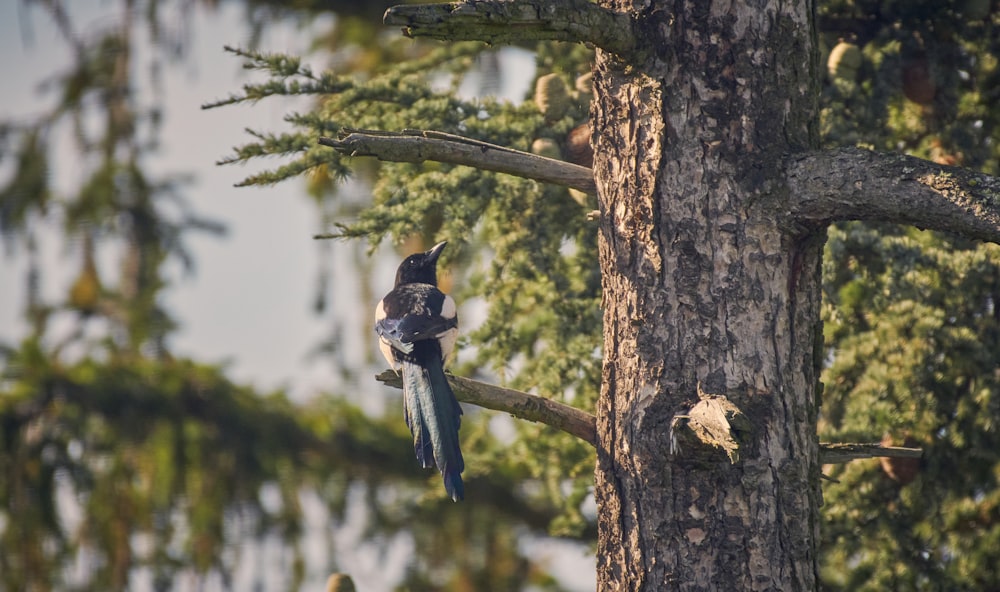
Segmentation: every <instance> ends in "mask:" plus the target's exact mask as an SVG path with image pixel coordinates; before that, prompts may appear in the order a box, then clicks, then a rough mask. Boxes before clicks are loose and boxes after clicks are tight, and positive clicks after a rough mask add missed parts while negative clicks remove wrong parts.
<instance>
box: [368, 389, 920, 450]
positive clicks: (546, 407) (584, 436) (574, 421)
mask: <svg viewBox="0 0 1000 592" xmlns="http://www.w3.org/2000/svg"><path fill="white" fill-rule="evenodd" d="M447 376H448V384H450V385H451V388H452V390H454V391H455V397H456V398H457V399H458V400H459V401H461V402H463V403H469V404H471V405H478V406H479V407H485V408H487V409H494V410H496V411H503V412H505V413H509V414H511V415H513V416H514V417H517V418H519V419H526V420H528V421H537V422H539V423H544V424H545V425H547V426H551V427H553V428H556V429H557V430H562V431H564V432H566V433H567V434H570V435H572V436H576V437H577V438H580V439H581V440H583V441H584V442H586V443H588V444H590V445H591V446H597V418H596V417H594V416H593V415H591V414H590V413H587V412H586V411H581V410H580V409H577V408H575V407H570V406H569V405H564V404H563V403H559V402H556V401H553V400H551V399H546V398H545V397H538V396H535V395H529V394H528V393H523V392H521V391H516V390H514V389H509V388H503V387H500V386H496V385H493V384H489V383H486V382H480V381H478V380H472V379H471V378H462V377H461V376H455V375H453V374H448V375H447ZM375 379H376V380H378V381H379V382H382V383H384V384H386V385H388V386H391V387H395V388H398V389H401V388H403V381H402V379H401V378H400V377H399V375H398V374H396V373H395V372H394V371H392V370H386V371H385V372H382V373H381V374H379V375H377V376H376V377H375ZM737 411H738V410H737ZM723 413H724V414H725V415H727V416H728V417H729V421H728V422H727V425H729V424H731V423H732V422H733V421H734V420H733V417H737V416H738V417H739V418H740V419H739V421H737V422H736V424H735V425H736V426H737V428H738V429H744V430H745V429H748V428H749V426H748V425H746V419H745V417H743V416H742V414H740V413H736V415H733V414H731V413H729V410H727V409H723ZM684 417H685V418H686V419H690V416H684ZM700 437H701V436H700V435H699V438H700ZM726 453H727V454H729V455H730V458H731V459H732V453H733V451H731V450H729V449H728V448H727V449H726ZM922 455H923V451H922V450H921V449H919V448H904V447H900V446H882V445H881V444H877V443H876V444H854V443H852V444H820V445H819V459H820V463H821V464H839V463H845V462H848V461H851V460H855V459H862V458H877V457H890V458H920V457H921V456H922ZM733 461H734V462H735V459H733Z"/></svg>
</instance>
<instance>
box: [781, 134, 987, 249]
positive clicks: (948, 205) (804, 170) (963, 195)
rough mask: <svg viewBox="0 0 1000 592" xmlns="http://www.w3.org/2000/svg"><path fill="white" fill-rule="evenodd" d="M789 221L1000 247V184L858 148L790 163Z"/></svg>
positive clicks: (968, 173) (816, 154) (971, 173)
mask: <svg viewBox="0 0 1000 592" xmlns="http://www.w3.org/2000/svg"><path fill="white" fill-rule="evenodd" d="M786 167H787V168H786V171H787V179H788V187H789V190H790V191H789V196H788V204H787V205H788V207H787V209H786V211H787V214H788V215H789V216H790V217H791V218H792V220H793V221H794V222H796V223H806V224H816V223H820V224H827V223H830V222H836V221H840V220H874V221H883V222H896V223H902V224H911V225H913V226H916V227H917V228H921V229H931V230H944V231H948V232H954V233H956V234H959V235H962V236H965V237H967V238H974V239H981V240H985V241H990V242H995V243H1000V178H998V177H993V176H990V175H985V174H983V173H977V172H974V171H970V170H968V169H963V168H959V167H953V166H945V165H940V164H935V163H933V162H930V161H927V160H923V159H920V158H914V157H912V156H905V155H901V154H887V153H880V152H871V151H867V150H860V149H854V148H849V149H841V150H832V151H827V152H814V153H809V154H805V155H797V156H794V157H792V158H790V159H789V160H788V161H787V162H786Z"/></svg>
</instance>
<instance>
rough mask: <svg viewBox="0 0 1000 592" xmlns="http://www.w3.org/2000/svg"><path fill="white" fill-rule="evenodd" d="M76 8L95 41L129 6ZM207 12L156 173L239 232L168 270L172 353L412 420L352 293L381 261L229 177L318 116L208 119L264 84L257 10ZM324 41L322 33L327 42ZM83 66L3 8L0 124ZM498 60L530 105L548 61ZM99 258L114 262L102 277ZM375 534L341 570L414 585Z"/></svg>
mask: <svg viewBox="0 0 1000 592" xmlns="http://www.w3.org/2000/svg"><path fill="white" fill-rule="evenodd" d="M67 5H68V6H69V7H70V10H71V17H72V20H73V25H74V27H75V28H76V29H77V30H78V31H80V32H82V33H84V34H86V32H88V31H95V30H97V29H99V28H100V27H103V26H107V25H108V24H109V20H110V19H114V18H118V17H117V15H111V14H109V10H110V9H111V8H113V7H114V6H116V4H113V3H109V2H107V1H104V0H73V1H72V2H68V3H67ZM195 7H196V8H195V10H194V16H193V18H192V20H191V23H190V25H191V26H192V30H191V33H190V35H189V37H188V39H189V41H190V43H191V45H190V47H189V49H188V56H189V58H187V59H184V60H182V61H180V62H177V63H172V64H170V65H168V67H166V68H165V69H164V70H163V72H162V77H163V84H162V87H161V90H160V92H161V93H162V103H163V104H164V105H165V107H166V108H165V113H164V115H165V120H164V122H163V126H162V129H161V132H160V136H161V147H160V149H159V150H158V152H156V153H155V155H153V157H152V159H151V161H150V162H149V169H150V170H151V171H152V172H153V173H154V174H155V175H170V174H177V173H181V174H190V175H192V176H193V183H192V184H191V185H190V186H189V187H187V188H186V190H185V191H184V195H185V196H186V197H187V199H188V200H189V201H190V203H191V204H192V205H193V206H194V209H195V210H196V212H198V213H199V214H201V215H202V216H205V217H208V218H213V219H217V220H220V221H223V222H224V223H225V225H226V226H227V228H228V232H227V234H226V236H224V237H222V238H218V237H212V236H207V235H192V236H191V237H190V238H189V239H188V240H189V242H188V246H189V247H190V249H191V251H192V252H193V253H194V258H195V261H196V264H197V267H196V269H195V272H194V273H193V274H185V273H184V272H183V271H182V270H181V269H180V266H179V265H173V266H172V267H169V268H168V269H169V275H170V279H171V286H170V287H169V288H168V289H167V290H166V293H165V304H166V307H167V309H168V310H169V311H170V312H171V313H172V314H173V315H174V317H175V318H176V319H177V320H178V321H179V322H180V326H181V327H180V329H179V331H177V332H176V333H175V335H174V337H173V339H172V340H171V342H170V345H171V351H172V352H173V353H174V355H176V356H188V357H191V358H193V359H196V360H198V361H200V362H206V363H224V364H226V365H227V368H228V372H227V374H228V375H229V376H230V377H231V378H233V379H234V380H236V381H237V382H242V383H249V384H252V385H254V386H255V387H256V388H258V389H260V390H268V389H277V388H285V389H287V390H288V392H289V393H290V394H291V395H292V396H293V398H297V399H300V400H301V399H305V398H308V397H312V396H316V395H317V394H318V393H321V392H333V393H340V394H347V395H348V396H353V398H354V400H355V401H356V402H358V403H360V404H362V406H363V407H365V408H366V409H367V410H368V411H369V412H375V413H377V412H380V411H382V410H383V409H384V406H385V405H398V393H396V392H394V391H393V389H386V388H383V387H380V386H377V385H374V384H373V381H372V380H371V378H370V374H369V371H371V374H373V373H375V372H376V371H378V370H381V369H382V365H381V364H380V363H379V362H378V358H377V356H378V352H377V349H376V348H375V347H374V345H373V343H374V342H373V341H371V340H370V337H371V335H373V333H372V318H371V314H370V312H369V309H373V308H374V304H375V303H374V302H365V301H364V298H363V291H361V290H360V289H358V286H357V282H355V281H352V279H353V277H354V276H355V275H356V270H357V265H358V262H359V261H360V262H362V263H364V262H366V258H367V254H366V251H367V248H368V245H367V244H364V243H362V242H352V243H349V242H342V241H328V242H326V243H324V244H322V245H321V244H318V243H317V241H315V240H313V238H312V237H313V235H314V234H316V233H317V232H323V231H327V230H329V229H327V228H322V227H319V226H318V222H317V220H318V216H317V211H316V207H315V206H314V204H313V202H312V201H311V199H310V198H308V197H307V196H306V195H305V193H304V184H303V183H302V182H299V181H295V180H292V181H286V182H284V183H281V184H279V185H277V186H274V187H268V188H255V187H254V188H236V187H234V184H235V183H237V182H239V181H240V180H242V179H243V178H244V177H246V176H247V175H249V174H251V173H252V172H254V171H255V170H259V169H260V168H263V166H272V165H274V164H275V162H274V161H271V162H268V163H264V165H263V166H261V165H250V166H246V167H241V166H223V167H220V166H216V165H215V162H216V161H217V160H219V159H220V158H222V157H225V156H227V155H229V154H230V153H231V149H232V147H233V146H234V145H237V144H239V143H241V142H244V141H246V140H247V139H248V137H247V136H246V135H245V133H244V131H243V130H244V128H246V127H254V128H256V129H262V130H281V129H283V128H284V123H283V122H282V116H283V115H284V114H285V113H287V112H289V111H292V110H294V109H296V108H298V109H303V108H304V104H303V103H301V102H299V103H295V102H294V101H288V100H285V99H279V100H271V101H263V102H261V103H258V104H257V105H254V106H252V107H250V106H232V107H225V108H221V109H213V110H208V111H205V110H202V109H201V105H202V104H204V103H206V102H210V101H212V100H214V99H218V98H222V97H225V96H227V95H229V94H230V93H232V92H234V91H236V90H238V88H239V86H240V85H241V84H243V83H244V82H247V81H248V80H251V79H252V78H250V77H251V76H253V74H249V73H247V71H245V70H243V69H242V68H241V62H240V60H239V59H237V58H235V57H233V56H231V55H229V54H227V53H225V52H224V51H223V49H222V46H223V45H226V44H229V45H238V46H246V45H247V43H248V35H249V33H248V31H247V28H246V26H245V25H244V24H243V23H244V18H243V15H242V13H241V11H242V10H243V8H242V7H241V6H240V5H239V4H238V3H235V4H229V3H220V6H219V8H218V9H217V10H215V11H210V10H206V9H204V8H203V7H202V5H201V4H200V3H197V4H195ZM323 25H324V23H323V22H319V23H316V24H314V25H312V26H313V27H320V28H321V27H323ZM311 38H312V35H310V34H309V33H308V32H307V31H302V30H300V29H299V28H298V27H297V26H296V25H295V24H294V23H290V22H279V23H274V24H269V26H268V27H267V30H266V31H265V34H264V37H263V38H262V39H261V40H260V43H259V47H260V48H261V49H263V50H266V51H270V52H287V53H289V54H296V55H304V54H306V52H307V50H308V45H309V43H310V40H311ZM138 47H139V48H140V50H139V51H138V54H137V56H136V58H135V63H136V64H138V66H137V67H143V66H145V65H146V64H148V60H149V59H150V56H149V55H145V54H144V52H143V49H142V44H138ZM148 51H149V50H148V48H146V49H145V52H148ZM70 55H71V53H70V49H69V47H68V46H67V45H66V43H65V41H64V40H63V38H62V36H61V35H60V33H59V32H58V31H57V30H56V29H55V27H54V26H53V24H52V20H51V18H50V17H49V16H48V15H47V14H46V13H44V12H43V11H42V10H41V9H39V8H37V7H35V8H28V7H25V6H24V5H23V4H22V3H21V2H19V1H13V0H8V1H6V2H0V56H3V58H0V71H2V73H3V79H4V84H3V85H0V120H11V119H14V120H16V119H20V118H30V117H31V116H33V115H37V114H39V113H41V112H43V111H44V107H45V106H46V105H49V104H51V101H53V100H54V96H52V94H51V93H49V94H46V93H44V92H41V91H40V84H41V83H42V82H43V81H44V80H45V79H46V78H47V77H49V76H52V75H53V74H54V73H56V72H58V71H59V70H60V68H61V67H63V66H62V65H63V64H65V63H66V60H68V58H69V57H70ZM499 59H500V61H501V65H502V68H503V69H504V71H505V72H515V73H519V74H521V75H519V76H511V77H506V78H505V79H504V80H503V81H502V84H501V87H500V93H499V94H500V95H501V96H502V97H507V98H510V99H520V98H521V97H523V96H524V95H525V93H526V91H527V85H528V81H529V80H530V78H531V74H532V72H533V68H534V64H533V57H532V56H531V54H530V53H528V52H525V51H522V50H501V51H500V52H499ZM322 69H323V64H321V63H316V64H314V70H316V71H319V70H322ZM258 76H259V75H258ZM256 80H260V78H256ZM475 86H476V85H475V81H469V84H467V85H465V86H464V87H465V88H466V89H468V88H472V87H475ZM146 92H148V91H146ZM146 98H148V97H146ZM77 158H78V157H76V156H75V153H74V151H73V149H72V147H71V145H70V139H69V137H68V135H67V136H66V137H64V138H60V142H59V143H58V145H57V154H56V157H55V159H54V164H55V170H54V172H53V178H52V181H53V183H54V184H55V186H56V187H57V188H62V189H64V190H69V189H70V188H72V187H73V184H74V183H75V182H76V181H77V179H79V177H80V175H81V174H82V169H81V168H80V167H79V163H78V161H77ZM255 166H256V168H255ZM9 170H10V163H8V162H0V181H2V180H3V179H5V178H6V174H7V173H8V172H9ZM356 189H357V190H362V191H363V189H364V188H356ZM362 198H363V196H362ZM50 223H51V224H52V229H51V230H49V231H47V232H43V233H42V235H41V237H40V248H41V261H42V267H43V269H44V280H45V283H44V285H43V286H42V291H43V294H44V295H45V297H46V299H50V300H57V299H61V298H63V297H64V296H65V294H66V291H67V288H68V286H69V285H70V283H71V282H72V281H73V278H74V277H75V274H76V272H77V270H78V269H79V259H78V257H79V254H78V253H77V252H76V251H74V250H73V249H70V248H68V246H67V245H65V244H63V242H62V240H63V239H62V238H61V236H60V234H59V232H58V231H57V228H58V223H57V221H50ZM23 255H24V252H23V249H14V250H12V249H10V248H7V246H5V245H0V342H15V343H16V341H17V339H18V338H19V337H20V336H22V335H24V334H25V332H26V330H27V327H26V325H25V323H24V322H23V321H22V320H21V314H22V311H23V310H24V306H25V293H24V290H23V285H24V277H25V274H26V272H27V262H26V258H25V257H24V256H23ZM104 256H105V257H107V258H108V262H109V263H108V265H107V267H108V268H111V267H113V262H114V256H113V253H105V254H104ZM399 256H400V255H399V254H398V253H396V252H395V251H394V250H393V249H392V248H389V247H384V248H380V249H379V250H378V251H377V252H376V253H375V255H374V256H373V257H372V258H371V259H370V260H368V261H367V262H368V264H370V266H371V268H370V269H371V277H372V282H373V286H372V292H373V293H374V294H380V293H384V292H387V291H388V290H389V289H390V288H391V285H392V280H393V275H394V271H395V265H396V263H397V262H398V260H399ZM100 257H101V254H100V253H99V263H100ZM321 269H324V270H325V271H326V272H327V273H328V274H329V277H330V278H331V279H330V286H329V294H328V302H329V303H330V306H329V308H328V310H327V312H326V313H324V314H323V315H322V316H318V315H317V314H316V313H315V312H314V310H313V303H314V300H315V296H316V285H317V280H318V272H319V271H320V270H321ZM463 314H464V313H463ZM334 328H337V329H338V336H339V340H340V342H339V343H338V345H339V348H338V351H337V354H336V355H337V356H338V357H339V358H340V361H341V363H342V364H344V365H346V366H348V367H353V368H361V369H363V370H362V371H359V372H357V373H355V374H354V375H353V376H343V375H341V373H339V372H338V371H336V370H335V367H334V365H333V364H331V363H330V362H329V360H328V359H324V357H323V356H316V355H310V354H311V353H312V352H313V351H314V348H316V347H317V345H318V344H319V343H320V342H321V341H323V340H324V339H327V338H329V337H330V335H331V333H332V332H333V330H334ZM366 336H367V337H366ZM304 504H305V509H306V511H307V513H311V514H312V515H313V517H314V520H310V523H311V524H312V525H313V527H311V528H312V529H313V531H315V532H311V533H310V534H307V537H310V536H311V537H320V538H322V537H325V536H328V533H325V532H323V530H324V529H323V527H322V526H321V525H324V524H326V523H327V520H326V519H325V518H324V509H323V508H322V506H321V504H319V503H318V502H315V503H309V500H304ZM316 525H320V526H316ZM361 528H362V524H361V523H358V524H352V523H348V524H346V525H344V527H343V528H342V529H341V530H340V531H338V532H337V533H335V535H334V536H333V539H334V543H335V545H336V546H337V547H338V549H337V552H338V553H340V554H341V555H342V556H341V557H339V560H340V561H341V563H342V564H343V565H350V566H352V570H353V571H352V575H353V576H354V577H355V579H356V580H357V582H358V584H359V585H362V584H363V587H361V588H359V589H364V590H367V591H369V592H371V591H373V590H375V591H377V590H383V589H389V588H391V586H392V584H393V583H394V582H396V581H398V578H399V577H401V575H402V572H401V571H400V570H401V569H402V568H403V563H404V562H403V558H405V557H406V556H407V555H408V554H409V553H411V552H412V548H411V547H408V545H412V542H411V541H409V539H407V538H406V537H402V538H400V539H399V540H397V541H393V542H392V543H391V544H390V545H389V546H388V547H387V549H386V553H387V555H384V556H383V555H380V554H379V553H378V551H377V550H375V549H374V548H359V547H358V545H357V537H358V536H359V535H360V530H361ZM523 545H524V547H525V550H526V551H527V552H530V553H531V554H532V555H533V556H535V557H537V558H539V560H541V561H546V560H547V561H548V562H549V564H550V568H551V570H552V572H553V573H554V574H556V575H557V576H559V577H560V580H561V581H563V582H564V583H565V584H566V585H569V586H571V588H573V589H580V590H587V589H593V585H594V583H593V582H594V580H593V573H594V565H593V561H594V559H593V557H592V556H591V555H590V554H589V552H587V551H586V550H585V549H584V548H583V547H581V546H579V545H572V544H568V543H560V542H554V541H551V540H548V539H526V540H525V541H524V542H523ZM320 547H321V546H317V548H320ZM244 552H245V553H246V557H245V558H244V561H243V562H242V564H243V565H244V566H258V565H259V564H260V562H261V561H265V562H266V561H271V562H278V563H279V564H280V561H281V556H280V555H281V554H280V549H267V548H253V547H248V548H246V549H244ZM311 563H312V564H313V565H316V564H319V565H322V564H323V558H321V557H320V558H316V557H314V558H313V561H312V562H311ZM394 566H395V567H394ZM247 569H249V568H245V569H244V571H243V572H242V575H238V576H237V580H236V581H235V586H236V588H235V589H242V588H240V586H239V583H240V581H241V580H240V578H241V577H242V578H250V577H251V576H252V575H253V574H252V572H248V571H247ZM258 569H259V567H258ZM320 575H322V574H320ZM246 581H249V580H246ZM136 584H137V586H138V589H143V588H145V587H147V586H145V585H144V584H148V582H143V581H141V578H140V581H138V582H136ZM276 584H278V583H277V582H276ZM279 587H280V586H279Z"/></svg>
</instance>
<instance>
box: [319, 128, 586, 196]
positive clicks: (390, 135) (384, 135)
mask: <svg viewBox="0 0 1000 592" xmlns="http://www.w3.org/2000/svg"><path fill="white" fill-rule="evenodd" d="M319 143H320V144H322V145H323V146H329V147H331V148H334V149H336V150H337V151H338V152H341V153H343V154H346V155H348V156H375V157H377V158H378V159H379V160H388V161H394V162H423V161H425V160H434V161H438V162H446V163H450V164H460V165H465V166H471V167H475V168H479V169H483V170H487V171H494V172H498V173H507V174H509V175H515V176H518V177H525V178H527V179H535V180H536V181H542V182H545V183H553V184H555V185H562V186H565V187H570V188H573V189H578V190H580V191H583V192H585V193H591V194H593V193H596V191H597V188H596V185H595V184H594V175H593V172H592V171H591V170H590V169H588V168H587V167H582V166H580V165H576V164H572V163H569V162H565V161H562V160H556V159H553V158H546V157H544V156H539V155H537V154H531V153H528V152H521V151H520V150H514V149H512V148H506V147H504V146H498V145H496V144H490V143H488V142H481V141H479V140H473V139H470V138H464V137H462V136H456V135H454V134H447V133H444V132H434V131H426V130H403V131H402V132H384V131H376V130H355V129H344V130H343V131H342V132H341V134H340V137H339V138H338V139H333V138H325V137H323V138H320V139H319Z"/></svg>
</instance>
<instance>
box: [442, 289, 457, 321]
mask: <svg viewBox="0 0 1000 592" xmlns="http://www.w3.org/2000/svg"><path fill="white" fill-rule="evenodd" d="M456 315H458V307H456V306H455V299H454V298H452V297H451V296H449V295H447V294H445V295H444V302H443V303H442V304H441V316H443V317H444V318H446V319H453V318H455V316H456Z"/></svg>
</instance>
